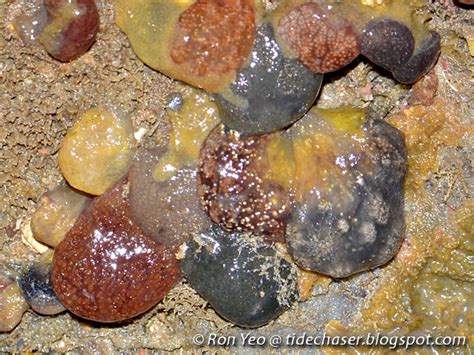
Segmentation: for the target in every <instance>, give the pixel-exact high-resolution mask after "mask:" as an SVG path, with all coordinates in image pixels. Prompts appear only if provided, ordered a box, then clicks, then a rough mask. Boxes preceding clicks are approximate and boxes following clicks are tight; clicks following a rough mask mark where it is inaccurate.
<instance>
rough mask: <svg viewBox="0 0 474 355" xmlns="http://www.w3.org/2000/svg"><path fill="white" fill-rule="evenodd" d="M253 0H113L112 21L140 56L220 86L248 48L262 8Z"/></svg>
mask: <svg viewBox="0 0 474 355" xmlns="http://www.w3.org/2000/svg"><path fill="white" fill-rule="evenodd" d="M257 3H258V2H257V1H254V0H184V1H178V0H172V1H169V0H158V1H150V0H138V1H126V0H115V1H114V4H115V9H116V11H117V23H118V25H119V27H120V28H121V29H122V30H123V31H124V32H125V33H126V34H127V36H128V38H129V40H130V42H131V44H132V46H133V49H134V50H135V52H136V53H137V55H138V57H139V58H140V59H141V60H142V61H143V62H145V63H146V64H147V65H149V66H150V67H152V68H154V69H156V70H159V71H160V72H162V73H164V74H166V75H169V76H170V77H172V78H174V79H178V80H182V81H184V82H186V83H188V84H191V85H194V86H196V87H199V88H203V89H206V90H207V91H210V92H215V91H217V90H218V89H220V88H223V87H225V86H226V84H228V83H229V82H230V81H231V80H232V78H233V76H234V75H235V71H236V70H237V69H239V68H240V67H241V66H242V64H243V63H244V62H245V60H246V59H247V57H248V55H249V54H250V50H251V48H252V45H253V42H254V38H255V28H256V21H257V19H258V17H259V16H260V15H259V13H260V11H261V10H260V6H259V5H257ZM137 29H140V30H137Z"/></svg>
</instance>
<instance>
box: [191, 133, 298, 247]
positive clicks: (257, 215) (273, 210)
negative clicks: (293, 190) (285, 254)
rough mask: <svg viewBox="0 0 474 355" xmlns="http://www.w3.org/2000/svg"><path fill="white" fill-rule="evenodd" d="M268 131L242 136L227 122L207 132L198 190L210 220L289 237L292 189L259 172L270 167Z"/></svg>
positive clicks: (274, 236)
mask: <svg viewBox="0 0 474 355" xmlns="http://www.w3.org/2000/svg"><path fill="white" fill-rule="evenodd" d="M270 141H271V138H270V137H269V136H256V137H242V136H239V134H238V133H236V132H234V131H229V130H227V129H226V128H225V126H223V125H220V126H218V127H216V128H215V129H214V130H213V131H212V132H211V134H210V135H209V137H207V139H206V141H205V143H204V145H203V147H202V149H201V159H200V164H199V175H198V183H199V194H200V196H201V203H202V206H203V207H204V209H205V210H206V211H207V213H208V214H209V216H210V217H211V219H212V220H213V221H214V222H216V223H218V224H219V225H221V226H222V227H224V228H225V229H227V230H229V231H239V232H253V233H255V234H258V235H264V236H266V237H267V238H268V239H269V240H271V241H284V236H285V227H286V222H287V219H288V216H289V208H290V204H289V203H290V199H289V196H288V191H287V190H285V189H284V188H283V187H282V186H280V185H279V184H278V183H277V182H273V181H271V180H269V179H265V178H262V176H259V172H261V171H265V170H266V169H268V168H269V165H270V161H269V160H270V159H268V158H267V157H266V155H265V148H266V146H267V145H268V144H269V142H270Z"/></svg>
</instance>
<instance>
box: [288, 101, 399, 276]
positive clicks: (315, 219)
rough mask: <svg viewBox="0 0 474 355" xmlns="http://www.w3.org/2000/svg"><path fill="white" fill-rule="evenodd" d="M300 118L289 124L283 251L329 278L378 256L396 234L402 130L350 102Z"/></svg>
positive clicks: (384, 258) (386, 256)
mask: <svg viewBox="0 0 474 355" xmlns="http://www.w3.org/2000/svg"><path fill="white" fill-rule="evenodd" d="M311 116H312V117H311ZM303 120H304V122H301V123H300V124H299V126H297V127H294V128H292V129H293V132H291V135H292V136H293V146H294V150H293V151H294V156H295V160H296V163H295V164H296V171H297V174H296V175H295V177H294V181H295V182H294V186H295V190H296V208H295V211H294V212H293V213H292V217H291V218H290V221H289V223H288V227H287V235H286V238H287V242H288V248H289V252H290V254H291V255H292V256H293V258H294V259H295V261H296V263H297V264H298V265H299V266H301V267H302V268H304V269H308V270H311V271H316V272H319V273H321V274H325V275H329V276H332V277H336V278H341V277H347V276H349V275H352V274H354V273H357V272H360V271H364V270H368V269H372V268H375V267H377V266H379V265H382V264H385V263H386V262H388V261H389V260H390V259H391V258H392V257H393V256H394V255H395V254H396V253H397V251H398V250H399V248H400V245H401V243H402V241H403V239H404V215H403V193H404V190H403V183H404V176H405V173H406V159H407V157H406V149H405V145H404V139H403V136H402V134H401V133H400V132H399V131H398V130H397V129H395V128H394V127H392V126H390V125H389V124H387V123H385V122H383V121H379V120H375V121H370V120H369V121H367V120H366V119H365V113H364V112H363V111H359V110H355V109H339V110H327V111H325V110H316V109H314V110H313V111H312V112H311V115H310V116H309V117H305V119H303Z"/></svg>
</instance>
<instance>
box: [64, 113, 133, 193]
mask: <svg viewBox="0 0 474 355" xmlns="http://www.w3.org/2000/svg"><path fill="white" fill-rule="evenodd" d="M133 133H134V130H133V124H132V121H131V120H130V119H128V118H125V117H120V116H118V115H117V114H115V113H112V112H111V111H107V110H104V109H97V108H93V109H90V110H88V111H86V112H85V113H84V114H83V115H82V116H81V117H80V118H79V120H78V121H77V122H76V124H75V125H74V127H73V128H72V129H71V130H70V131H69V132H68V134H67V135H66V137H65V138H64V141H63V144H62V146H61V149H60V151H59V167H60V169H61V172H62V173H63V176H64V178H65V179H66V180H67V182H68V183H69V184H70V185H71V186H73V187H74V188H76V189H78V190H80V191H84V192H86V193H89V194H91V195H100V194H102V193H103V192H105V191H106V190H107V189H108V188H109V187H111V186H112V185H113V184H114V183H115V182H116V181H117V180H119V179H120V178H121V177H122V176H124V175H125V174H126V172H127V170H128V168H129V166H130V163H131V161H132V159H133V153H134V150H135V138H134V136H133Z"/></svg>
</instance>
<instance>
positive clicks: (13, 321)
mask: <svg viewBox="0 0 474 355" xmlns="http://www.w3.org/2000/svg"><path fill="white" fill-rule="evenodd" d="M28 308H29V306H28V303H26V301H25V299H24V298H23V295H22V294H21V291H20V288H19V287H18V284H17V283H16V281H15V279H14V278H13V277H10V276H9V275H6V274H4V273H3V272H2V273H0V332H9V331H11V330H13V329H14V328H15V327H16V326H17V325H18V323H20V321H21V318H22V316H23V313H25V312H26V310H27V309H28Z"/></svg>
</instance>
